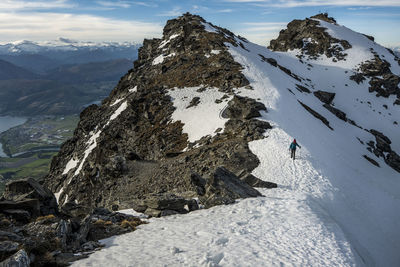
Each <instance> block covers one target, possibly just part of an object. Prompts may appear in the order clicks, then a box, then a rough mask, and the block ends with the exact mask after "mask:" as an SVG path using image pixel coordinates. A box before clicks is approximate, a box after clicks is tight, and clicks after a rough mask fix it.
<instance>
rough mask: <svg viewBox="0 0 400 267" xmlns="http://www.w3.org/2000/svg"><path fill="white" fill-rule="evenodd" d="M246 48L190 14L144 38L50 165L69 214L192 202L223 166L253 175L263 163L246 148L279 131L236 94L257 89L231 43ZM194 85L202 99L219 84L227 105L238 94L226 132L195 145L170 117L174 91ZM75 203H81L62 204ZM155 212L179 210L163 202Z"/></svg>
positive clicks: (227, 111) (195, 100) (49, 179)
mask: <svg viewBox="0 0 400 267" xmlns="http://www.w3.org/2000/svg"><path fill="white" fill-rule="evenodd" d="M210 29H212V30H210ZM246 42H247V41H246V40H245V39H243V38H239V37H237V36H235V35H234V34H233V33H231V32H229V31H228V30H226V29H222V28H220V27H217V26H214V25H212V24H208V23H207V22H206V21H204V20H203V19H202V18H201V17H199V16H194V15H191V14H185V15H183V16H181V17H179V18H177V19H173V20H169V21H168V22H167V25H166V26H165V28H164V31H163V38H162V39H152V40H145V41H144V42H143V46H142V47H141V48H140V50H139V57H138V60H137V61H135V62H134V68H133V69H132V70H130V71H129V72H128V73H127V74H126V75H125V76H124V77H122V78H121V80H120V82H119V84H118V85H117V86H116V88H114V90H113V91H112V92H111V94H110V96H109V97H108V98H106V99H105V100H104V101H103V103H102V105H101V106H96V105H92V106H90V107H88V108H87V109H85V110H84V111H83V112H82V113H81V115H80V122H79V124H78V127H77V128H76V130H75V132H74V136H73V138H72V139H70V140H69V141H67V142H66V143H64V144H63V145H62V147H61V150H60V152H59V154H58V155H57V156H56V157H55V158H54V159H53V161H52V164H51V167H50V173H49V175H48V176H47V177H46V179H45V184H46V185H47V186H48V187H49V188H50V189H51V190H52V191H53V192H54V193H56V195H57V196H58V201H59V204H60V206H62V209H67V210H69V212H74V213H80V208H79V205H85V206H88V207H90V209H93V208H95V207H106V208H109V209H121V208H131V207H132V206H133V205H134V203H133V202H134V201H137V200H143V201H144V200H146V199H150V198H152V197H154V196H168V195H169V196H171V195H174V196H176V198H177V199H180V198H183V199H184V200H185V201H189V202H190V201H192V199H193V198H198V197H199V196H200V195H201V191H202V190H203V189H202V188H201V187H199V186H198V184H196V183H195V182H194V180H193V179H192V178H193V177H195V176H199V177H202V178H204V179H205V181H206V182H207V179H209V177H212V175H213V172H214V170H215V169H216V168H217V167H220V166H224V167H225V168H226V169H227V170H229V171H230V172H233V173H236V172H237V171H239V170H241V169H245V170H246V171H247V172H248V173H251V171H252V170H253V169H254V168H255V167H256V166H257V165H258V159H257V157H256V156H255V155H254V154H252V153H251V151H250V149H249V147H248V145H247V143H248V142H249V141H252V140H256V139H260V138H264V132H265V131H266V130H267V129H269V128H271V126H270V124H269V123H268V122H265V121H261V120H257V119H256V118H258V117H259V116H260V111H261V110H264V111H265V110H266V109H265V106H264V105H262V104H261V103H258V102H257V101H255V100H252V99H250V98H246V97H239V96H236V95H234V91H235V89H237V88H241V89H240V90H251V89H252V88H251V87H250V86H249V81H248V80H247V79H246V78H245V77H244V75H243V74H242V73H241V69H242V67H241V65H239V64H238V63H236V62H235V61H234V59H233V58H232V56H231V54H230V53H229V52H228V50H227V47H226V43H229V44H231V45H233V46H241V47H245V44H246ZM186 87H199V89H198V90H197V92H198V93H201V94H207V93H208V91H209V89H210V88H211V87H213V88H218V90H219V91H221V92H223V93H224V94H225V96H226V97H225V96H224V97H225V98H223V99H222V100H221V99H219V101H225V100H224V99H227V98H231V100H230V101H229V102H228V103H227V104H228V107H227V108H226V109H225V111H224V112H223V114H220V116H221V117H226V118H229V120H228V121H227V123H226V125H225V129H224V130H222V129H220V130H219V131H218V133H216V134H215V135H214V136H212V137H211V136H205V137H203V138H201V139H200V140H196V141H194V142H188V136H187V134H185V133H183V130H182V128H183V124H182V123H181V122H180V121H176V122H172V120H171V117H172V113H173V112H174V109H175V108H174V106H173V102H172V99H171V97H170V96H169V95H168V91H169V90H185V88H186ZM217 100H218V99H217ZM217 100H216V101H217ZM196 105H201V100H200V99H199V98H196V97H194V98H193V99H192V100H191V101H190V104H188V106H187V110H191V109H195V108H196ZM203 193H204V192H203ZM179 201H180V200H179ZM179 201H178V202H179ZM69 202H71V203H75V204H77V205H78V206H76V207H73V206H70V207H67V206H65V207H64V204H66V203H69ZM210 203H211V201H210ZM68 205H70V204H68ZM139 206H140V205H139ZM153 209H154V210H156V212H155V213H154V214H157V211H165V212H164V213H162V212H161V213H160V214H166V213H171V212H170V211H171V210H169V209H168V208H167V207H163V206H157V207H156V208H153ZM168 210H169V211H168ZM174 212H183V210H182V209H178V210H174Z"/></svg>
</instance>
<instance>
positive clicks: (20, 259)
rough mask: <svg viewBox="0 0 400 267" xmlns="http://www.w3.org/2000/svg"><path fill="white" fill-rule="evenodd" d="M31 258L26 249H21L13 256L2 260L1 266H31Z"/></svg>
mask: <svg viewBox="0 0 400 267" xmlns="http://www.w3.org/2000/svg"><path fill="white" fill-rule="evenodd" d="M30 264H31V260H30V258H29V256H28V254H27V253H26V252H25V250H23V249H21V250H19V251H18V252H17V253H15V254H14V255H12V256H11V257H9V258H7V259H5V260H4V261H2V262H0V266H4V267H14V266H15V267H29V266H31V265H30Z"/></svg>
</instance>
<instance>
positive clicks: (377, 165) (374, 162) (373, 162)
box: [363, 155, 380, 167]
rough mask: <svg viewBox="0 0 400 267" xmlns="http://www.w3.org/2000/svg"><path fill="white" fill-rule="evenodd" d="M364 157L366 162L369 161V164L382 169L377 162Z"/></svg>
mask: <svg viewBox="0 0 400 267" xmlns="http://www.w3.org/2000/svg"><path fill="white" fill-rule="evenodd" d="M363 157H364V158H365V159H366V160H368V161H369V162H371V163H372V164H373V165H375V166H376V167H380V166H379V163H378V162H376V160H374V159H371V158H370V157H368V156H367V155H363Z"/></svg>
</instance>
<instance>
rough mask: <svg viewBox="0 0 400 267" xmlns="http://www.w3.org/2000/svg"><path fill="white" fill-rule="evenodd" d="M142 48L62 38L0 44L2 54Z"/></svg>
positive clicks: (131, 44)
mask: <svg viewBox="0 0 400 267" xmlns="http://www.w3.org/2000/svg"><path fill="white" fill-rule="evenodd" d="M138 47H140V44H137V43H135V42H90V41H89V42H84V41H76V40H71V39H67V38H62V37H60V38H59V39H57V40H52V41H41V42H34V41H28V40H21V41H15V42H10V43H6V44H0V54H3V55H15V54H42V53H46V52H49V51H51V52H57V51H78V50H85V49H90V50H95V49H99V50H110V49H129V48H135V49H137V48H138Z"/></svg>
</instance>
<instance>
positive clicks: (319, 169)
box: [74, 20, 400, 266]
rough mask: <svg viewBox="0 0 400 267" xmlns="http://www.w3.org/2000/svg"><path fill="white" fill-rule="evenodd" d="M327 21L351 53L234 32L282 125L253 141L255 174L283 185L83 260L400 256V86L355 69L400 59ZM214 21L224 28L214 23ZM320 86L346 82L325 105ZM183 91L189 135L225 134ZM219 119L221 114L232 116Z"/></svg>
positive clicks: (250, 75) (146, 228)
mask: <svg viewBox="0 0 400 267" xmlns="http://www.w3.org/2000/svg"><path fill="white" fill-rule="evenodd" d="M315 21H318V22H319V25H320V27H324V28H326V32H327V33H329V35H331V36H332V37H334V38H337V39H339V40H347V41H348V43H349V44H350V45H351V48H348V49H344V52H345V53H346V54H347V55H346V57H345V58H346V60H335V61H334V60H332V58H330V57H327V56H326V55H319V56H318V57H317V58H315V57H312V58H308V57H300V56H299V55H301V54H302V51H300V50H291V51H287V52H273V51H271V50H269V49H267V48H265V47H262V46H259V45H256V44H252V43H250V42H246V41H244V40H243V39H239V38H236V42H237V43H238V44H240V45H238V46H233V45H232V44H230V43H226V49H228V51H229V52H230V53H231V55H232V56H233V58H234V59H235V61H236V62H238V63H239V64H241V65H242V67H243V70H242V73H243V74H244V75H245V76H246V78H247V79H248V80H249V81H250V86H251V87H252V89H253V90H249V89H246V88H237V89H235V90H234V93H235V94H237V95H241V96H247V97H250V98H252V99H256V100H257V101H259V102H262V103H263V104H264V105H265V106H266V107H267V111H268V112H263V113H262V118H260V119H261V120H266V121H268V122H270V123H271V124H272V126H273V129H272V130H269V131H267V132H266V133H265V135H266V136H267V138H265V139H261V140H256V141H253V142H250V143H249V146H250V149H251V150H252V152H253V153H254V154H255V155H256V156H257V157H258V158H259V160H260V164H259V166H258V167H257V168H256V169H255V170H254V171H253V174H254V175H255V176H256V177H259V178H261V179H263V180H266V181H272V182H276V183H277V184H278V188H277V189H273V190H263V189H261V190H260V191H261V192H262V193H263V195H264V197H258V198H253V199H245V200H240V201H238V202H237V203H236V204H234V205H229V206H218V207H214V208H211V209H207V210H199V211H195V212H192V213H190V214H188V215H173V216H169V217H164V218H160V219H150V223H149V224H148V225H141V226H140V227H139V229H138V230H137V231H135V232H133V233H130V234H127V235H123V236H119V237H113V238H110V239H107V240H105V241H104V242H105V244H106V246H107V247H106V248H105V249H103V250H101V251H99V252H96V253H94V254H92V255H91V256H90V257H89V258H87V259H84V260H82V261H78V262H76V263H75V264H74V265H75V266H98V265H106V264H110V265H113V266H138V265H139V266H284V265H289V266H399V264H400V254H399V253H398V252H399V251H400V231H399V229H400V193H399V192H400V173H399V172H398V171H396V170H395V167H393V166H394V165H393V166H389V163H388V162H389V161H388V158H387V157H389V154H390V155H392V154H391V153H393V155H396V153H397V154H398V153H399V152H400V129H399V125H398V122H399V120H400V108H399V105H397V104H394V103H395V102H396V97H397V98H399V97H400V94H399V91H395V93H394V94H390V95H389V96H388V97H377V96H376V95H375V93H374V92H373V91H372V92H370V91H369V89H370V84H369V83H368V82H369V81H371V80H372V79H373V78H374V77H372V76H366V77H365V80H364V81H363V82H359V83H357V82H356V81H354V80H352V79H350V76H352V75H354V74H355V73H359V71H360V66H361V65H362V64H363V63H365V62H366V61H368V60H372V59H374V58H375V56H376V55H378V56H379V57H380V58H384V59H385V60H386V61H387V62H388V63H389V64H390V67H389V69H390V72H391V73H392V74H393V75H397V76H398V75H400V66H399V63H398V62H397V60H396V58H395V57H394V55H392V54H391V53H390V52H389V51H388V50H386V49H385V48H383V47H381V46H379V45H378V44H376V43H374V42H372V41H371V40H370V39H368V38H367V37H366V36H364V35H362V34H359V33H356V32H353V31H351V30H349V29H347V28H345V27H343V26H340V25H337V24H334V23H329V22H326V21H322V20H315ZM205 29H206V30H207V31H209V32H214V33H215V34H222V33H220V32H219V31H218V29H217V28H214V27H213V26H212V25H211V24H206V27H205ZM307 41H308V42H312V41H313V40H307ZM205 56H206V55H205ZM208 56H210V55H208ZM385 75H386V74H385ZM378 76H379V75H378ZM375 78H376V77H375ZM396 86H397V84H396ZM397 89H398V88H397ZM181 90H185V89H181ZM317 91H324V92H329V93H334V94H335V95H334V97H333V101H332V102H330V101H328V103H325V105H326V106H325V107H324V106H323V104H324V103H323V102H321V101H320V99H319V98H318V97H317V96H316V95H314V94H313V93H314V92H317ZM190 92H192V94H191V93H190ZM396 94H397V95H396ZM317 95H318V93H317ZM193 96H197V92H196V91H195V90H193V88H187V94H185V97H186V98H187V99H192V97H193ZM210 99H211V98H210ZM177 100H179V98H175V100H174V101H175V102H174V106H175V107H177V110H175V113H174V114H175V116H173V118H175V119H176V120H181V121H182V123H184V125H190V128H185V127H184V128H183V129H184V131H186V133H188V134H189V137H190V136H191V137H192V138H194V139H199V138H201V136H199V135H198V134H197V135H196V133H201V135H203V136H204V135H207V134H208V135H213V133H214V130H215V127H210V128H209V130H208V132H207V130H204V127H203V124H202V123H196V121H198V120H199V117H196V116H201V115H195V116H183V115H182V114H184V113H185V110H184V107H185V105H182V104H181V102H179V101H177ZM180 101H181V100H180ZM204 101H205V102H207V101H208V100H204ZM210 101H214V98H212V100H210ZM210 103H211V102H210ZM210 103H208V102H207V103H204V102H203V103H202V106H200V107H199V109H201V108H204V107H207V105H208V104H210ZM305 107H306V108H305ZM328 108H330V109H331V111H332V110H333V111H335V112H334V113H335V114H336V115H335V114H334V113H332V112H331V111H330V110H329V109H328ZM332 108H334V109H332ZM223 109H224V108H223V107H215V108H214V109H208V110H207V111H208V112H218V113H219V114H222V113H223ZM339 111H341V112H342V113H340V112H339ZM343 113H345V116H344V117H343ZM193 114H195V113H193ZM338 114H339V117H338ZM207 116H208V115H207ZM209 118H215V119H213V120H215V121H212V123H211V124H215V125H217V124H218V123H220V120H221V118H220V117H217V116H212V117H211V116H209ZM371 129H374V130H376V131H378V132H381V133H384V134H383V136H385V137H387V138H389V139H390V145H389V148H387V149H386V150H387V151H383V152H382V153H380V152H379V151H378V150H379V149H378V148H377V147H375V146H374V144H373V145H367V143H370V141H375V140H376V141H377V145H378V143H382V142H383V141H382V140H380V139H382V138H383V139H384V137H382V135H379V134H378V135H377V134H374V131H371ZM377 136H378V137H377ZM293 138H296V139H297V141H298V143H300V145H301V146H302V147H301V149H299V150H298V152H297V159H296V160H295V161H293V160H291V159H290V156H289V151H288V147H289V144H290V142H291V141H292V139H293ZM379 138H380V139H379ZM388 149H390V151H392V152H388V151H389V150H388ZM370 151H371V152H370ZM372 151H376V153H372ZM382 154H383V155H384V157H385V158H384V157H383V156H382ZM364 155H365V156H367V158H369V159H370V160H372V161H375V163H377V164H379V166H376V165H374V164H372V163H371V162H370V161H368V160H367V159H366V158H365V157H364ZM384 159H386V161H385V160H384Z"/></svg>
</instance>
